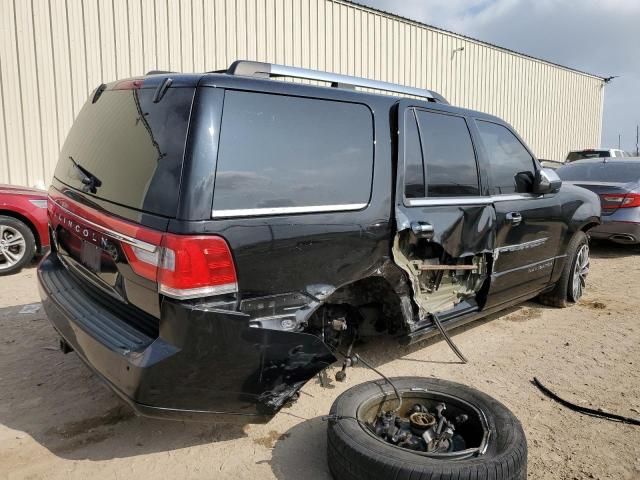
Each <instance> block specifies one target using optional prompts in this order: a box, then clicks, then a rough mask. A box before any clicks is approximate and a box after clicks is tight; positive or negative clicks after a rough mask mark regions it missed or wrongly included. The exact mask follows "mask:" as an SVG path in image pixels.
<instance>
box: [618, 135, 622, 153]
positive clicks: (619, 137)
mask: <svg viewBox="0 0 640 480" xmlns="http://www.w3.org/2000/svg"><path fill="white" fill-rule="evenodd" d="M620 140H622V135H620V134H618V150H622V149H621V148H620Z"/></svg>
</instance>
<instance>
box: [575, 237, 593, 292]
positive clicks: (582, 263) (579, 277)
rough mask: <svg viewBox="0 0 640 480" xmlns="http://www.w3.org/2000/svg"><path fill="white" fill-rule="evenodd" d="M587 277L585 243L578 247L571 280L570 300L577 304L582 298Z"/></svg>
mask: <svg viewBox="0 0 640 480" xmlns="http://www.w3.org/2000/svg"><path fill="white" fill-rule="evenodd" d="M587 275H589V245H587V244H586V243H585V244H583V245H581V246H580V249H579V250H578V254H577V255H576V263H575V265H574V267H573V279H572V284H571V285H572V289H571V297H572V298H571V300H573V301H574V302H577V301H578V300H580V298H581V297H582V294H583V293H584V289H585V287H586V284H587Z"/></svg>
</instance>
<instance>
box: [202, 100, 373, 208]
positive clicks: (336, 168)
mask: <svg viewBox="0 0 640 480" xmlns="http://www.w3.org/2000/svg"><path fill="white" fill-rule="evenodd" d="M372 175H373V117H372V113H371V111H370V110H369V108H368V107H366V106H364V105H361V104H355V103H345V102H336V101H329V100H319V99H309V98H302V97H291V96H284V95H271V94H263V93H252V92H239V91H227V92H226V94H225V100H224V109H223V116H222V126H221V130H220V147H219V150H218V163H217V168H216V179H215V186H214V195H213V216H214V217H216V216H218V217H221V216H222V217H224V216H236V215H237V216H242V215H252V214H258V215H259V214H277V213H302V212H313V211H333V210H356V209H360V208H363V207H364V206H366V205H367V204H368V202H369V197H370V194H371V182H372Z"/></svg>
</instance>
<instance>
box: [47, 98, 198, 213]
mask: <svg viewBox="0 0 640 480" xmlns="http://www.w3.org/2000/svg"><path fill="white" fill-rule="evenodd" d="M154 92H155V89H153V88H150V89H136V90H107V91H105V92H104V93H103V94H102V95H101V96H100V98H99V100H98V101H97V102H96V103H91V99H89V101H87V103H86V104H85V105H84V107H82V110H80V113H79V114H78V117H77V118H76V120H75V122H74V124H73V127H72V128H71V131H70V132H69V135H68V136H67V140H66V141H65V143H64V146H63V147H62V151H61V153H60V159H59V161H58V165H57V167H56V171H55V174H54V175H55V177H56V178H57V179H58V180H60V181H61V182H64V183H66V184H67V185H69V186H71V187H74V188H77V189H82V188H83V183H82V179H83V174H82V173H81V172H80V170H79V169H78V167H76V166H75V165H74V164H73V162H72V161H71V159H70V158H69V157H71V158H73V160H74V161H75V162H76V163H77V164H78V165H80V166H81V167H82V168H84V169H86V170H87V171H88V172H90V173H91V174H93V175H95V177H97V178H98V180H100V182H101V183H102V185H101V186H99V187H97V188H96V189H95V193H93V195H95V196H97V197H100V198H103V199H105V200H109V201H112V202H115V203H118V204H121V205H125V206H127V207H131V208H135V209H138V210H144V211H147V212H152V213H156V214H159V215H164V216H169V217H170V216H175V214H176V209H177V205H178V189H179V184H180V174H181V171H182V159H183V155H184V146H185V139H186V136H187V126H188V123H189V114H190V111H191V101H192V99H193V92H194V89H192V88H169V89H168V90H167V92H166V94H165V95H164V97H163V98H162V100H161V101H160V102H158V103H153V95H154ZM87 193H88V192H87Z"/></svg>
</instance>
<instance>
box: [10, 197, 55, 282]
mask: <svg viewBox="0 0 640 480" xmlns="http://www.w3.org/2000/svg"><path fill="white" fill-rule="evenodd" d="M48 250H49V232H48V230H47V192H45V191H42V190H37V189H35V188H27V187H15V186H10V185H0V275H8V274H10V273H15V272H17V271H19V270H20V269H21V268H22V267H24V266H25V265H27V264H28V263H29V262H30V261H31V260H32V259H33V257H34V255H43V254H44V253H46V252H47V251H48Z"/></svg>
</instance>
